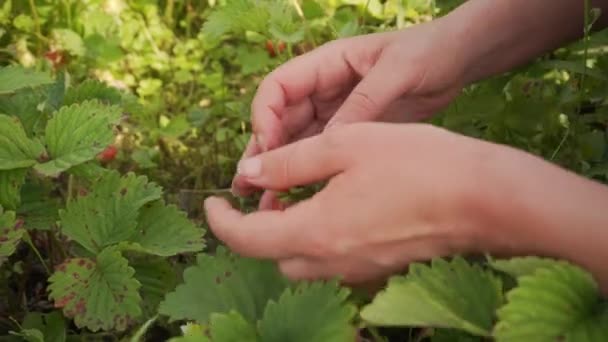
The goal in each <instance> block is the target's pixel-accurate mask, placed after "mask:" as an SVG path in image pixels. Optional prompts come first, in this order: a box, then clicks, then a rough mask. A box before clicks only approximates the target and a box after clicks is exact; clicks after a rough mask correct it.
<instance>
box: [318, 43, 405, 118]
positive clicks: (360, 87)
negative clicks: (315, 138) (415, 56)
mask: <svg viewBox="0 0 608 342" xmlns="http://www.w3.org/2000/svg"><path fill="white" fill-rule="evenodd" d="M387 56H388V57H387ZM395 62H397V61H393V58H391V55H390V54H384V55H383V56H381V57H380V59H379V60H378V62H377V63H376V64H375V65H374V66H373V67H372V68H371V70H370V71H369V72H368V73H367V74H366V75H365V76H364V77H363V79H362V80H361V81H360V82H359V84H357V85H356V86H355V87H354V89H353V90H352V92H351V93H350V95H348V97H347V98H346V100H345V101H344V103H343V104H342V106H340V108H339V109H338V110H337V112H336V114H335V115H334V116H333V117H332V118H331V119H330V120H329V122H328V124H327V126H326V129H328V128H331V127H334V126H336V125H340V124H347V123H352V122H361V121H373V120H376V119H377V118H378V117H379V116H380V115H381V114H382V113H383V112H384V111H385V110H386V109H387V108H388V107H389V105H390V104H391V103H392V102H393V101H395V100H396V99H397V98H398V97H400V96H401V95H402V94H404V93H405V89H404V88H405V85H406V84H407V83H408V82H410V80H408V77H406V76H404V75H403V73H397V72H395Z"/></svg>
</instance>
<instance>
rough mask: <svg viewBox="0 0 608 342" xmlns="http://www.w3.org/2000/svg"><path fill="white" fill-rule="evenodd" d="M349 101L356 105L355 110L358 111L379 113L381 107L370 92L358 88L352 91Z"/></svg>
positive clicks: (353, 105)
mask: <svg viewBox="0 0 608 342" xmlns="http://www.w3.org/2000/svg"><path fill="white" fill-rule="evenodd" d="M349 102H350V105H351V106H352V107H354V108H353V109H355V112H358V113H365V114H368V113H377V112H378V111H379V108H380V106H379V104H378V102H376V100H374V99H373V98H372V97H371V96H369V94H367V93H365V92H363V91H360V90H357V89H355V90H353V91H352V92H351V94H350V99H349Z"/></svg>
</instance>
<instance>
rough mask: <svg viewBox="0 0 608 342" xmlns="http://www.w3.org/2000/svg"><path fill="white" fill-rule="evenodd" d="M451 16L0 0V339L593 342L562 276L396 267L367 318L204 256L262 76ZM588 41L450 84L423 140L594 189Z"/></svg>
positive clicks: (589, 315) (338, 291)
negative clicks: (341, 42)
mask: <svg viewBox="0 0 608 342" xmlns="http://www.w3.org/2000/svg"><path fill="white" fill-rule="evenodd" d="M461 2H462V0H438V1H427V0H411V1H393V0H389V1H379V0H371V1H368V0H337V1H325V0H322V1H321V0H303V1H302V0H301V1H291V0H278V1H275V0H234V1H233V0H217V1H215V0H214V1H187V2H185V1H154V0H152V1H150V0H133V1H86V2H85V1H42V0H34V1H31V2H30V1H10V0H7V1H4V2H2V4H1V5H0V206H1V207H2V208H3V209H2V210H3V211H2V214H0V261H6V260H10V262H4V263H1V262H0V267H1V268H0V297H2V301H0V316H1V317H11V318H14V319H15V321H14V322H13V321H7V320H0V335H1V334H9V335H12V336H7V339H8V340H29V341H42V340H44V341H66V340H70V341H72V340H74V341H80V340H83V339H86V340H106V339H107V340H129V339H131V340H132V341H139V340H169V339H170V336H176V335H180V332H179V326H180V325H181V324H184V321H186V322H190V321H194V322H197V323H196V324H193V323H186V325H184V326H182V331H183V333H182V334H183V336H181V337H175V338H173V339H172V340H179V341H181V340H185V341H300V340H306V341H308V340H320V341H326V340H327V341H334V340H335V341H342V340H344V341H346V340H348V341H354V340H362V341H365V340H375V341H387V342H388V341H392V340H399V341H413V340H415V341H421V340H430V341H434V342H439V341H463V342H464V341H467V342H470V341H486V340H499V341H500V340H507V341H509V340H551V341H553V340H558V339H561V340H565V341H604V340H607V339H608V338H607V337H606V326H608V318H607V317H608V313H607V312H608V309H607V308H606V302H605V300H603V299H601V298H600V297H599V294H598V292H597V284H595V282H594V281H593V280H592V279H591V277H590V275H589V274H588V273H587V272H585V271H584V270H582V269H579V268H576V267H575V266H574V265H570V264H568V263H566V262H563V261H556V260H551V259H545V258H538V257H524V258H513V259H507V260H493V259H490V260H489V262H487V263H481V262H465V261H464V260H463V259H461V258H456V259H454V260H452V261H449V262H448V261H445V260H433V261H432V262H431V263H430V264H428V265H427V264H413V265H410V271H409V273H407V274H405V275H396V276H395V277H393V278H392V279H391V280H390V282H389V283H388V286H387V288H386V289H384V290H383V291H381V292H380V293H379V294H378V295H377V296H375V298H373V299H372V300H371V302H369V301H368V300H367V299H363V298H358V297H357V296H356V295H355V294H351V293H350V292H349V291H348V290H347V289H346V288H345V287H340V286H338V285H337V284H335V283H333V282H314V283H308V282H295V283H293V282H289V281H287V280H286V279H284V278H283V277H282V276H281V275H280V273H279V272H278V270H277V268H276V265H273V264H272V263H271V262H268V261H259V260H253V259H247V258H240V257H238V256H236V255H232V254H230V253H228V252H227V251H226V250H225V249H223V248H219V249H216V245H217V241H215V240H214V238H213V236H209V237H208V239H209V241H204V240H203V237H204V234H205V230H204V229H203V228H201V227H200V226H204V220H205V216H204V213H203V212H202V210H201V203H202V200H203V199H204V197H206V196H207V195H210V194H218V193H224V192H226V191H227V190H226V189H227V188H228V187H229V186H230V181H231V179H232V176H233V173H234V169H235V167H236V162H237V161H238V160H239V158H240V155H241V152H242V151H243V149H244V147H245V144H246V142H247V141H248V139H249V138H250V135H251V124H250V122H249V114H250V113H249V111H250V109H249V108H250V102H251V99H252V97H253V95H254V92H255V90H256V88H257V86H258V85H259V82H260V80H261V79H262V77H263V76H264V75H265V74H266V73H267V72H269V71H271V70H272V69H274V68H275V67H277V66H278V65H280V64H282V63H285V62H287V61H288V60H289V59H291V58H293V57H295V56H297V55H300V54H303V53H306V52H307V51H310V50H311V49H313V48H314V47H318V46H320V45H321V44H323V43H325V42H328V41H330V40H333V39H336V38H341V37H348V36H353V35H358V34H365V33H373V32H382V31H387V30H392V29H400V28H404V27H406V26H408V25H411V24H416V23H421V22H425V21H427V20H430V19H431V18H433V17H439V16H443V15H445V14H446V13H447V12H448V11H449V10H451V9H453V8H455V7H456V6H457V5H459V4H460V3H461ZM32 4H33V6H32ZM298 5H299V6H298ZM300 10H301V12H300ZM596 16H597V11H593V9H591V10H590V11H589V14H588V15H587V17H588V18H587V25H586V26H587V27H586V28H585V29H584V32H587V33H588V32H589V29H588V26H589V24H590V23H591V22H593V21H594V18H596ZM581 31H583V30H581ZM606 32H607V31H603V32H599V33H597V34H595V35H594V36H589V37H587V38H586V39H582V40H580V41H578V42H575V43H574V44H572V45H571V46H567V47H565V48H563V49H559V50H556V51H553V52H552V53H551V54H547V55H546V56H543V58H540V59H539V60H538V61H534V62H531V63H529V64H528V65H526V66H524V67H522V68H520V69H518V70H515V71H513V72H511V73H508V74H505V75H499V76H498V77H495V78H493V79H489V80H486V81H482V82H478V83H476V84H474V85H472V86H470V87H467V88H465V89H464V90H463V92H462V94H461V95H460V96H459V97H458V98H457V99H456V100H455V101H454V102H453V103H451V104H450V105H449V106H448V107H447V108H446V109H444V110H443V111H442V112H440V113H438V114H437V115H436V116H435V117H434V118H433V120H432V123H435V124H437V125H440V126H443V127H445V128H448V129H451V130H454V131H457V132H461V133H464V134H466V135H469V136H473V137H477V138H480V139H484V140H489V141H495V142H499V143H503V144H507V145H511V146H515V147H518V148H521V149H523V150H526V151H528V152H531V153H534V154H537V155H539V156H541V157H543V158H545V159H547V160H549V161H552V162H554V163H556V164H557V165H560V166H562V167H565V168H568V169H570V170H572V171H574V172H577V173H578V174H580V175H583V176H586V177H590V178H593V179H595V180H598V181H600V182H604V183H605V182H608V153H607V152H608V136H607V133H606V132H607V131H606V122H608V121H607V120H608V110H607V107H606V103H607V100H606V94H608V81H607V77H606V70H607V69H608V58H607V57H606V53H605V51H606V46H608V34H607V33H606ZM269 43H272V45H273V46H272V47H269V46H267V44H269ZM282 44H284V45H282ZM283 46H284V50H283ZM279 47H280V48H279ZM7 65H10V66H9V67H5V66H7ZM109 147H111V148H110V149H108V148H109ZM319 189H320V187H316V186H313V187H306V188H304V189H297V188H296V189H289V191H288V192H287V194H285V195H284V196H283V197H286V198H287V199H288V200H291V201H293V200H295V201H298V200H302V199H305V198H306V197H308V196H310V195H311V194H312V193H314V192H316V191H318V190H319ZM238 204H239V205H240V206H241V209H244V210H251V209H252V208H254V206H255V204H256V203H254V202H253V201H252V200H249V199H247V200H241V201H239V203H238ZM182 210H184V212H182ZM242 228H243V229H247V227H242ZM20 241H24V242H26V244H21V245H20ZM206 246H209V247H210V250H209V251H207V252H206V253H205V254H199V255H198V256H196V257H194V255H192V253H195V252H200V251H201V250H202V249H203V248H204V247H206ZM89 266H90V269H89V268H88V267H89ZM46 268H50V269H51V270H52V271H49V272H48V273H50V274H47V272H46V271H45V269H46ZM184 269H185V272H183V270H184ZM182 272H183V278H184V279H183V280H182V279H181V276H182ZM49 275H50V278H48V276H49ZM49 283H50V285H48V284H49ZM178 284H181V285H178ZM503 284H504V285H503ZM47 286H48V287H47ZM45 288H46V291H45ZM121 302H122V304H121ZM354 302H356V303H358V306H355V305H354V304H352V303H354ZM53 304H54V305H56V306H57V307H59V308H60V310H54V311H53V310H52V308H51V305H53ZM359 309H363V310H362V311H360V314H361V317H360V318H362V320H360V321H359V320H357V321H356V322H352V321H353V318H354V315H356V314H357V312H358V310H359ZM159 313H160V314H159ZM5 321H6V322H5ZM72 321H73V322H74V323H75V324H73V323H72ZM17 323H19V324H17ZM375 325H379V326H387V325H388V326H390V329H388V330H384V329H383V328H380V329H376V328H375V327H374V326H375ZM418 328H422V329H418ZM135 330H136V331H135ZM157 335H159V336H157ZM385 335H386V336H385ZM370 336H371V337H370ZM519 336H524V337H521V338H519ZM3 338H4V336H3V337H0V339H3Z"/></svg>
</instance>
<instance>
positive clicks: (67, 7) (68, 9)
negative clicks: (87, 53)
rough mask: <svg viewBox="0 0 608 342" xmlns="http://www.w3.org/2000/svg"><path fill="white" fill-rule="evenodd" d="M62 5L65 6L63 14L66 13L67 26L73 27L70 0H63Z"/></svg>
mask: <svg viewBox="0 0 608 342" xmlns="http://www.w3.org/2000/svg"><path fill="white" fill-rule="evenodd" d="M63 6H65V14H66V19H67V21H68V27H69V28H73V27H72V6H71V1H70V0H64V1H63Z"/></svg>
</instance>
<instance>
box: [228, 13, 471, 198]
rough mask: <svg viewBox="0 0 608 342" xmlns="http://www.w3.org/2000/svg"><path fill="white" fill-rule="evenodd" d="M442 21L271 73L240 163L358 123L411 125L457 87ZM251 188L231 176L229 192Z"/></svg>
mask: <svg viewBox="0 0 608 342" xmlns="http://www.w3.org/2000/svg"><path fill="white" fill-rule="evenodd" d="M448 25H449V24H448V22H447V21H444V20H443V19H436V20H434V21H432V22H429V23H424V24H420V25H416V26H413V27H411V28H407V29H404V30H401V31H393V32H386V33H376V34H369V35H364V36H357V37H353V38H346V39H340V40H336V41H332V42H330V43H327V44H325V45H323V46H321V47H319V48H317V49H315V50H313V51H311V52H309V53H306V54H304V55H301V56H298V57H296V58H294V59H292V60H290V61H289V62H287V63H285V64H284V65H282V66H280V67H279V68H277V69H276V70H274V71H273V72H271V73H270V74H269V75H268V76H267V77H266V78H265V79H264V80H263V81H262V83H261V84H260V86H259V89H258V91H257V94H256V95H255V98H254V100H253V103H252V125H253V136H252V139H251V141H250V142H249V144H248V146H247V148H246V150H245V152H244V155H243V158H247V157H252V156H254V155H257V154H259V153H260V152H262V151H267V150H272V149H274V148H277V147H280V146H282V145H285V144H288V143H290V142H293V141H296V140H299V139H302V138H305V137H308V136H311V135H315V134H318V133H320V132H321V131H323V130H324V129H325V128H326V127H329V126H332V125H337V124H344V123H350V122H361V121H385V122H408V121H418V120H421V119H423V118H427V117H429V116H431V115H432V114H434V113H436V112H437V111H438V110H439V109H441V108H443V107H445V106H446V105H447V104H449V102H450V101H451V100H452V99H453V98H454V97H456V95H458V93H459V92H460V90H461V89H462V87H463V85H464V74H465V73H466V70H465V69H466V61H465V59H466V58H465V54H464V52H463V51H462V50H463V48H462V47H461V46H459V39H457V37H455V34H456V33H455V32H457V30H454V29H453V28H451V27H449V26H448ZM254 189H255V187H253V186H252V185H250V184H248V183H247V181H246V180H245V179H244V178H242V177H239V176H236V178H235V179H234V182H233V191H234V192H235V193H236V194H239V195H247V194H249V193H251V192H252V190H254Z"/></svg>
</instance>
